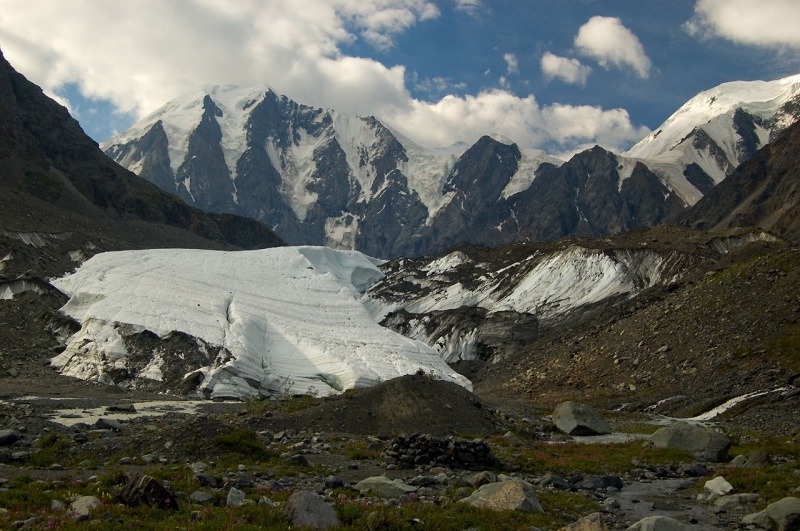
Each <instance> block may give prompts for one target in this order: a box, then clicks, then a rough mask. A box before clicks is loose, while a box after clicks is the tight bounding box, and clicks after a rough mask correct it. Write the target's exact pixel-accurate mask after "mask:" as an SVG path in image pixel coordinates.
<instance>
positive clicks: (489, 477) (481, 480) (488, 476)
mask: <svg viewBox="0 0 800 531" xmlns="http://www.w3.org/2000/svg"><path fill="white" fill-rule="evenodd" d="M467 481H469V484H470V485H472V486H473V487H475V488H476V489H478V488H480V487H483V486H484V485H488V484H489V483H494V482H495V481H497V475H496V474H495V473H494V472H489V471H488V470H484V471H483V472H478V473H476V474H473V475H472V477H471V478H469V479H468V480H467Z"/></svg>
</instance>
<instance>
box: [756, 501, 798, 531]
mask: <svg viewBox="0 0 800 531" xmlns="http://www.w3.org/2000/svg"><path fill="white" fill-rule="evenodd" d="M797 514H800V498H792V497H789V498H783V499H782V500H778V501H776V502H775V503H770V504H769V505H767V508H766V509H764V510H763V511H761V512H758V513H753V514H748V515H747V516H745V517H744V518H742V523H743V524H744V525H757V526H758V527H761V528H763V529H777V528H778V527H779V526H780V525H781V523H782V522H783V521H784V519H786V518H787V517H791V516H792V515H797Z"/></svg>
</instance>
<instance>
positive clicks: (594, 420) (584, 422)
mask: <svg viewBox="0 0 800 531" xmlns="http://www.w3.org/2000/svg"><path fill="white" fill-rule="evenodd" d="M553 424H555V426H556V428H558V429H559V430H561V431H563V432H564V433H566V434H568V435H606V434H608V433H611V426H609V425H608V422H606V419H604V418H603V415H601V414H600V412H599V411H597V410H596V409H595V408H593V407H592V406H588V405H586V404H580V403H578V402H562V403H560V404H559V405H557V406H556V409H555V411H553Z"/></svg>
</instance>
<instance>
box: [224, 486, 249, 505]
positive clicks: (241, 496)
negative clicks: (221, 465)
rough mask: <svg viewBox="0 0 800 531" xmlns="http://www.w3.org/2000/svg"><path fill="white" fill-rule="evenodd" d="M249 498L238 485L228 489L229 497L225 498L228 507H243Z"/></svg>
mask: <svg viewBox="0 0 800 531" xmlns="http://www.w3.org/2000/svg"><path fill="white" fill-rule="evenodd" d="M246 499H247V496H246V495H245V493H244V492H243V491H241V490H239V489H237V488H236V487H231V490H229V491H228V498H227V499H226V500H225V506H226V507H241V506H242V505H244V500H246Z"/></svg>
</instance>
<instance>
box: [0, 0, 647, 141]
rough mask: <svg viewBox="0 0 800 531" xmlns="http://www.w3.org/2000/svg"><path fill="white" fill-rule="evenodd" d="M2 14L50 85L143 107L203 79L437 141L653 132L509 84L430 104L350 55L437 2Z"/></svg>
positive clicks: (28, 65) (5, 36)
mask: <svg viewBox="0 0 800 531" xmlns="http://www.w3.org/2000/svg"><path fill="white" fill-rule="evenodd" d="M472 4H475V2H472ZM0 13H2V16H0V43H2V46H3V52H4V53H5V56H6V58H7V59H8V60H9V61H10V62H11V64H12V65H13V66H14V67H15V68H16V69H17V70H19V71H20V72H22V73H23V74H24V75H25V76H26V77H28V78H29V79H31V80H33V81H34V82H35V83H37V84H39V85H40V86H42V87H43V88H44V89H45V91H46V92H47V93H48V94H51V95H53V94H55V93H56V92H59V88H60V87H63V86H64V85H65V84H68V83H76V84H78V86H79V87H80V89H81V91H82V92H83V94H84V95H85V96H86V97H89V98H93V99H96V100H109V101H111V102H112V103H113V104H114V105H115V106H116V107H117V109H118V110H119V111H126V112H134V113H136V114H137V115H138V116H140V117H142V116H144V115H146V114H148V113H150V112H152V111H153V110H155V109H156V108H158V107H160V106H161V105H163V104H164V103H166V102H167V101H169V100H170V99H172V98H175V97H176V96H178V95H180V94H181V93H183V92H186V91H188V90H191V89H193V88H195V87H197V86H200V85H204V84H233V85H241V86H250V85H256V84H263V83H267V84H269V85H271V86H272V87H273V88H274V89H275V90H276V91H277V92H279V93H282V94H286V95H288V96H289V97H291V98H293V99H295V100H296V101H299V102H301V103H305V104H308V105H314V106H319V107H328V108H334V109H337V110H339V111H340V112H343V113H348V114H358V115H362V116H368V115H374V116H378V117H380V118H382V119H384V120H386V122H387V123H388V124H389V125H391V126H392V127H394V128H395V129H397V130H399V131H400V132H401V133H403V134H405V135H407V136H408V137H410V138H412V139H414V140H416V141H417V142H419V143H420V144H422V145H427V146H437V145H439V146H440V145H447V144H451V143H453V142H455V141H458V140H464V141H468V142H470V141H475V140H477V139H478V138H479V137H480V136H482V135H484V134H486V133H489V132H497V133H500V134H503V135H505V136H507V137H509V138H512V139H514V140H515V141H516V142H518V143H519V144H520V145H521V146H522V147H548V148H552V149H555V150H562V151H563V150H568V149H571V148H572V147H573V146H574V145H576V144H579V143H601V144H602V145H604V146H605V147H608V148H609V149H613V148H615V147H617V146H620V147H623V148H626V147H629V145H630V143H633V142H634V141H636V140H639V138H640V137H642V136H644V134H646V132H647V131H646V130H644V129H642V128H638V127H635V126H634V125H633V124H631V122H630V119H629V117H628V115H627V113H626V112H625V111H621V110H603V109H600V108H596V107H569V106H550V107H546V108H541V107H540V106H539V105H538V104H537V102H536V100H535V98H534V97H533V96H528V97H518V96H515V95H513V94H511V93H509V92H508V91H504V90H495V91H488V92H481V93H479V94H477V95H467V96H464V97H457V96H452V95H450V96H446V97H444V98H442V99H440V100H438V101H434V102H426V101H421V100H418V99H414V98H413V97H412V96H411V94H410V92H409V89H408V87H409V86H413V84H414V83H417V82H418V80H417V78H416V77H415V76H414V75H411V74H409V73H408V72H407V71H406V69H405V67H404V66H402V65H396V66H391V67H387V66H385V65H383V64H381V63H380V62H378V61H376V60H373V59H369V58H363V57H351V56H347V55H346V54H344V53H343V52H342V47H343V46H344V45H345V44H346V43H351V42H353V41H354V40H356V39H358V38H364V39H368V40H369V41H370V42H371V43H373V44H374V45H376V46H389V45H391V43H392V39H393V38H394V37H396V36H398V35H399V34H400V33H401V32H403V31H405V30H406V29H407V28H409V27H410V26H412V25H414V24H419V23H421V22H422V21H424V20H427V19H430V18H432V17H436V16H439V15H438V10H437V9H435V5H433V3H432V2H428V1H425V0H237V2H229V1H228V0H192V1H191V2H190V1H189V0H184V1H182V2H164V1H163V0H138V1H137V2H104V3H95V2H52V1H51V0H27V1H26V2H18V1H17V0H0ZM507 61H508V60H507ZM507 65H508V66H511V63H509V62H507ZM425 82H428V83H429V84H430V86H431V88H439V89H441V88H443V87H445V85H446V84H450V86H449V87H446V88H444V90H453V89H456V88H459V87H461V88H462V89H463V85H458V84H454V83H453V82H450V80H441V79H436V78H434V79H431V80H429V81H425V80H423V81H422V82H421V83H425ZM570 120H576V121H578V122H579V123H571V121H570Z"/></svg>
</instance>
